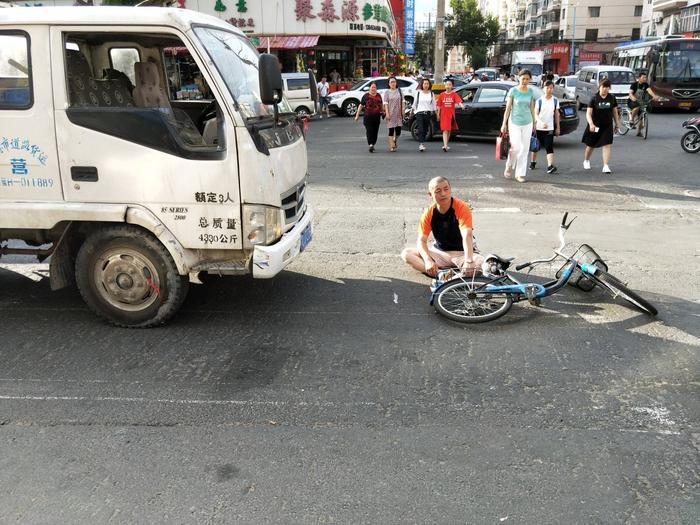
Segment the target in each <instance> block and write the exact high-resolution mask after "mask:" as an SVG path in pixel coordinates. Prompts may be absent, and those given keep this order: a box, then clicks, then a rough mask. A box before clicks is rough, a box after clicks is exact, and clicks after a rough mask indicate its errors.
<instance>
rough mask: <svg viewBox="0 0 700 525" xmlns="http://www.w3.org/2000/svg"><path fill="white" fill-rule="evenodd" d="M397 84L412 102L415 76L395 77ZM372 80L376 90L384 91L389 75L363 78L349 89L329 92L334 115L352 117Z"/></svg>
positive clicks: (407, 100)
mask: <svg viewBox="0 0 700 525" xmlns="http://www.w3.org/2000/svg"><path fill="white" fill-rule="evenodd" d="M396 80H397V81H398V84H399V89H401V92H402V93H403V96H404V100H405V101H406V102H407V103H408V104H413V97H414V96H415V95H414V94H415V92H416V85H417V84H418V82H417V81H416V79H415V78H408V77H396ZM372 82H376V83H377V92H378V93H379V94H382V93H384V92H385V91H386V90H387V89H389V77H371V78H363V79H362V80H358V81H357V82H355V83H354V84H353V85H352V86H351V87H350V89H347V90H343V91H336V92H335V93H331V94H330V97H329V98H330V110H331V111H333V112H335V114H336V115H347V116H348V117H354V116H355V114H356V113H357V109H358V108H359V107H360V100H362V96H363V95H364V94H365V93H367V92H368V91H369V85H370V84H371V83H372Z"/></svg>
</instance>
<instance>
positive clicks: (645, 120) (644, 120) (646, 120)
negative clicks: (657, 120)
mask: <svg viewBox="0 0 700 525" xmlns="http://www.w3.org/2000/svg"><path fill="white" fill-rule="evenodd" d="M642 123H643V125H644V140H646V139H647V135H648V134H649V117H648V116H647V112H646V111H645V112H644V114H643V115H642Z"/></svg>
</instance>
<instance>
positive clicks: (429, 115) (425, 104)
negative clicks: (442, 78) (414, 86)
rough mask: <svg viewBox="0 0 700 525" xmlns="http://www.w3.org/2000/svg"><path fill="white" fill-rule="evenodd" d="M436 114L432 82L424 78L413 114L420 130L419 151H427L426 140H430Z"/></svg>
mask: <svg viewBox="0 0 700 525" xmlns="http://www.w3.org/2000/svg"><path fill="white" fill-rule="evenodd" d="M434 112H435V96H434V95H433V90H432V86H431V85H430V80H429V79H427V78H424V79H423V80H421V82H420V89H418V91H417V92H416V100H415V102H414V106H413V113H414V114H415V116H416V126H417V128H418V142H419V144H418V151H420V152H423V151H425V145H424V142H425V139H426V137H427V138H430V137H428V134H429V133H430V126H431V121H432V120H433V113H434Z"/></svg>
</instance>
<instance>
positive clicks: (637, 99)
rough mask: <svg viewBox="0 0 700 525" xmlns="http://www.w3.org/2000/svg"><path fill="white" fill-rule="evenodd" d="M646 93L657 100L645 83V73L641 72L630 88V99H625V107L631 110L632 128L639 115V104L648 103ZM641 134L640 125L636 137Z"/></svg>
mask: <svg viewBox="0 0 700 525" xmlns="http://www.w3.org/2000/svg"><path fill="white" fill-rule="evenodd" d="M647 93H648V94H649V95H650V96H651V98H652V99H653V100H656V99H657V98H658V97H657V96H656V93H654V90H653V89H651V86H650V85H649V83H648V82H647V74H646V72H644V71H642V72H640V73H639V79H638V80H637V81H636V82H634V83H632V85H631V86H630V97H629V98H628V99H627V107H629V108H630V109H631V110H632V127H635V126H636V125H637V124H636V121H637V115H639V109H640V107H641V104H642V103H644V104H645V105H646V104H648V103H649V100H648V96H647ZM641 134H642V126H641V125H640V126H639V130H637V136H640V135H641Z"/></svg>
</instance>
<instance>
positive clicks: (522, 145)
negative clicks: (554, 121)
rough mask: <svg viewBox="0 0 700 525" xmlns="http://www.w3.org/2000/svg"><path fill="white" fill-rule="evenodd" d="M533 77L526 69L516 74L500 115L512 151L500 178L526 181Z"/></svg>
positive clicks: (532, 125)
mask: <svg viewBox="0 0 700 525" xmlns="http://www.w3.org/2000/svg"><path fill="white" fill-rule="evenodd" d="M531 78H532V75H531V74H530V71H528V70H527V69H523V70H522V71H521V72H520V73H519V74H518V85H517V86H516V87H514V88H511V90H510V91H509V92H508V98H507V103H506V112H505V114H504V115H503V125H502V126H501V133H508V135H509V136H510V144H511V150H510V155H508V160H507V161H506V169H505V171H504V172H503V175H504V176H505V178H506V179H510V178H512V177H513V167H515V180H517V181H518V182H525V180H526V179H525V177H526V175H527V157H528V153H529V152H530V137H531V136H532V135H534V134H535V92H534V91H533V90H532V89H531V88H530V86H529V84H530V79H531Z"/></svg>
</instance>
